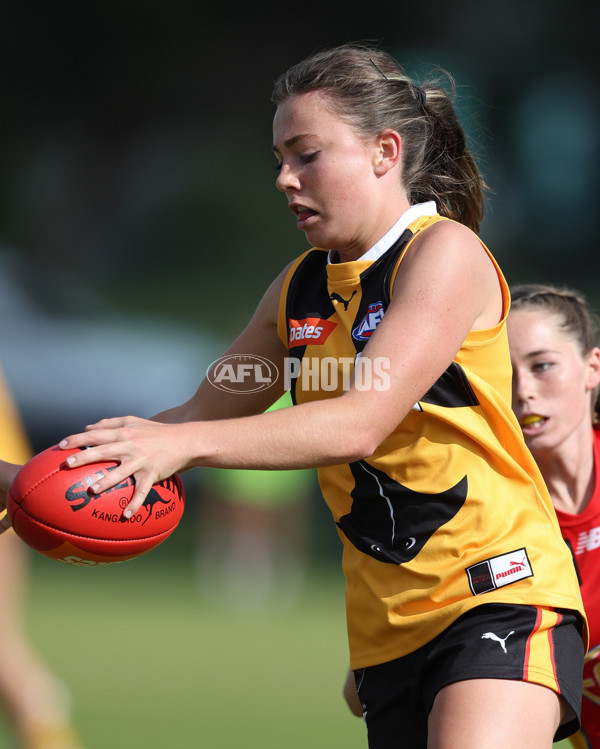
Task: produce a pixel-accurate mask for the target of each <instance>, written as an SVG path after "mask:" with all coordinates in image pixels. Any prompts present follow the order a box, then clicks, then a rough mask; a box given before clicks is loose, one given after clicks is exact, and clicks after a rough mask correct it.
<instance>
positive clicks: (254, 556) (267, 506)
mask: <svg viewBox="0 0 600 749" xmlns="http://www.w3.org/2000/svg"><path fill="white" fill-rule="evenodd" d="M291 405H292V398H291V396H290V394H289V392H287V393H285V394H284V395H283V396H282V397H281V398H280V399H279V400H278V401H277V402H276V403H274V404H273V405H272V406H271V407H270V408H269V411H273V410H276V409H279V408H285V407H289V406H291ZM199 490H200V492H201V509H200V523H199V529H200V531H199V532H200V538H199V542H198V546H197V549H198V551H197V558H196V561H197V569H198V576H199V581H200V588H201V591H202V594H203V596H205V597H206V598H207V599H208V600H212V601H215V602H218V603H221V604H225V605H226V606H228V607H232V608H235V609H240V610H244V611H259V610H261V609H264V608H267V607H270V606H274V607H276V608H277V609H278V610H281V608H282V607H284V608H285V607H288V608H289V607H293V606H294V605H295V604H296V603H297V601H298V599H299V597H300V596H301V594H302V590H303V587H304V577H305V572H306V562H307V559H306V557H307V548H306V546H307V531H308V522H309V519H310V518H309V515H310V500H311V497H312V496H314V495H315V494H316V492H317V491H318V485H317V482H316V474H315V471H312V470H302V471H244V470H238V471H236V470H223V469H217V468H206V469H204V470H203V471H202V472H201V481H200V487H199Z"/></svg>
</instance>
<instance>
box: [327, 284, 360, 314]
mask: <svg viewBox="0 0 600 749" xmlns="http://www.w3.org/2000/svg"><path fill="white" fill-rule="evenodd" d="M355 294H356V289H354V291H353V292H352V296H351V297H350V299H344V297H343V296H340V295H339V294H338V293H337V292H336V291H334V292H332V293H331V294H330V295H329V298H330V299H331V301H332V302H341V303H342V304H343V305H344V312H347V311H348V305H349V304H350V302H351V301H352V299H353V298H354V295H355Z"/></svg>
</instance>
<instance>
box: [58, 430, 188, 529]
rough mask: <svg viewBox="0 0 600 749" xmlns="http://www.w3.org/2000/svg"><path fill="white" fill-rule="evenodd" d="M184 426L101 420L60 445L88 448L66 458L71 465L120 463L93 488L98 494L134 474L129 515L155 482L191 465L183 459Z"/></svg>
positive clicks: (137, 508)
mask: <svg viewBox="0 0 600 749" xmlns="http://www.w3.org/2000/svg"><path fill="white" fill-rule="evenodd" d="M181 427H183V425H182V424H163V423H160V422H156V421H151V420H148V419H141V418H138V417H137V416H122V417H116V418H112V419H102V420H101V421H99V422H97V423H96V424H90V425H89V426H87V427H86V429H85V432H81V433H80V434H74V435H71V436H70V437H67V438H65V439H64V440H62V441H61V442H60V445H59V446H60V447H61V448H62V449H68V448H74V447H79V448H84V447H85V448H87V449H85V450H82V451H81V452H80V453H77V454H75V455H70V456H69V457H68V458H67V464H68V465H69V466H71V467H75V466H82V465H88V464H90V463H98V462H103V461H115V462H117V463H119V465H118V466H117V467H116V468H114V470H112V471H111V472H110V474H109V475H108V476H104V477H103V478H101V479H100V480H99V481H98V482H97V483H95V484H93V485H92V486H91V487H90V490H91V491H92V492H93V493H95V494H99V493H101V492H104V491H106V490H107V489H110V488H111V487H113V486H115V485H116V484H118V483H120V482H121V481H124V480H125V479H127V478H128V477H129V476H133V478H134V479H135V491H134V494H133V496H132V498H131V501H130V503H129V504H128V505H127V507H125V509H124V511H123V515H124V516H125V517H126V518H129V517H131V516H132V515H135V514H136V512H137V511H138V510H139V509H140V507H141V506H142V504H143V503H144V500H145V499H146V496H147V495H148V492H149V491H150V489H151V488H152V486H153V484H155V483H157V482H159V481H162V480H163V479H166V478H168V477H169V476H171V475H172V474H173V473H176V472H177V471H180V470H183V469H185V468H187V467H188V466H187V465H186V462H185V460H182V444H183V443H184V441H183V440H181V438H180V436H179V431H178V430H179V429H181Z"/></svg>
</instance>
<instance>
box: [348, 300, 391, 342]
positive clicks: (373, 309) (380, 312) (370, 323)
mask: <svg viewBox="0 0 600 749" xmlns="http://www.w3.org/2000/svg"><path fill="white" fill-rule="evenodd" d="M384 314H385V309H384V308H383V302H373V303H372V304H369V308H368V309H367V314H366V315H365V316H364V317H363V319H362V320H361V321H360V323H359V324H358V325H357V326H356V327H355V328H354V330H353V331H352V337H353V338H354V339H355V340H357V341H368V340H369V338H370V337H371V336H372V335H373V332H374V331H375V328H376V327H377V326H378V325H379V323H380V322H381V321H382V319H383V316H384Z"/></svg>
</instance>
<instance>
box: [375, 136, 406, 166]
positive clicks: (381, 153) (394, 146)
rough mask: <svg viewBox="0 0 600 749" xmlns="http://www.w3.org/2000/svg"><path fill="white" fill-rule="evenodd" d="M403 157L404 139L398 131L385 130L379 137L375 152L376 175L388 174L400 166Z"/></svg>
mask: <svg viewBox="0 0 600 749" xmlns="http://www.w3.org/2000/svg"><path fill="white" fill-rule="evenodd" d="M401 155H402V137H401V136H400V133H399V132H398V131H397V130H393V129H392V128H391V127H387V128H385V130H382V131H381V133H379V135H378V137H377V146H376V150H375V163H374V169H375V174H377V175H379V176H381V175H383V174H387V172H389V171H390V169H393V168H394V167H396V166H398V164H399V163H400V156H401Z"/></svg>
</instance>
